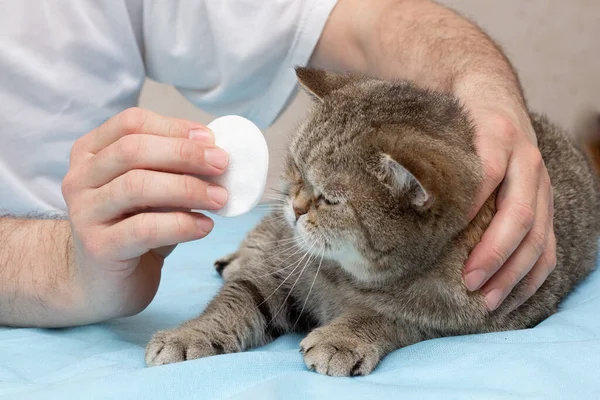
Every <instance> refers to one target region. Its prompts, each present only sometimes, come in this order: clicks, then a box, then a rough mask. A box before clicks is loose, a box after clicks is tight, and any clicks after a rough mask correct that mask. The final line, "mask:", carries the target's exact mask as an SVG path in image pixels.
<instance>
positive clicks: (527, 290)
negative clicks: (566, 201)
mask: <svg viewBox="0 0 600 400" xmlns="http://www.w3.org/2000/svg"><path fill="white" fill-rule="evenodd" d="M550 192H552V190H550ZM553 197H554V196H553V194H552V193H551V194H550V198H551V199H553ZM550 215H551V216H552V219H551V220H550V221H551V223H550V231H549V233H548V240H547V244H546V248H545V250H544V252H543V253H542V256H541V257H540V258H539V259H538V261H537V262H536V263H535V265H534V266H533V268H532V269H531V271H530V272H529V273H528V274H527V276H526V277H525V278H524V282H525V284H524V286H523V287H522V288H521V290H519V292H518V293H517V297H516V299H515V301H514V302H513V304H512V306H511V311H513V310H515V309H516V308H517V307H520V306H521V305H522V304H523V303H525V302H526V301H527V300H528V299H529V298H530V297H531V296H533V295H534V294H535V293H536V292H537V291H538V289H539V288H540V287H541V286H542V284H543V283H544V282H545V281H546V279H547V278H548V275H550V273H552V271H554V268H556V236H555V234H554V202H553V201H551V202H550Z"/></svg>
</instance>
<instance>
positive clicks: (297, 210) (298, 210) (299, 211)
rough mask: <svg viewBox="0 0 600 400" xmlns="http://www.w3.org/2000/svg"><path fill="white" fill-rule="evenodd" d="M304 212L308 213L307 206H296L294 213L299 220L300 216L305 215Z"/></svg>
mask: <svg viewBox="0 0 600 400" xmlns="http://www.w3.org/2000/svg"><path fill="white" fill-rule="evenodd" d="M304 214H306V209H305V208H303V207H296V206H294V215H295V216H296V221H298V219H300V217H301V216H303V215H304Z"/></svg>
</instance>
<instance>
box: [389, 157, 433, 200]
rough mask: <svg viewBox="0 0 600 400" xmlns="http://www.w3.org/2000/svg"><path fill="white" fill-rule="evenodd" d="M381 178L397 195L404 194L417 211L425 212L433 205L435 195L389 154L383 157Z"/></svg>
mask: <svg viewBox="0 0 600 400" xmlns="http://www.w3.org/2000/svg"><path fill="white" fill-rule="evenodd" d="M381 169H382V174H381V178H382V179H383V180H384V182H385V184H386V185H387V186H388V187H389V188H390V189H391V190H392V191H394V192H395V193H403V194H405V195H407V196H409V197H410V201H411V203H412V204H413V206H415V207H416V208H417V209H419V210H421V211H425V210H427V209H429V208H430V207H431V206H432V205H433V200H434V197H433V195H432V194H431V193H430V192H429V191H428V190H427V189H426V188H425V187H424V186H423V185H422V184H421V182H419V180H418V179H417V177H415V175H413V174H412V173H411V172H410V171H409V170H408V169H407V168H406V167H404V166H403V165H402V164H400V163H399V162H397V161H396V160H394V158H392V157H391V156H390V155H389V154H383V155H382V157H381Z"/></svg>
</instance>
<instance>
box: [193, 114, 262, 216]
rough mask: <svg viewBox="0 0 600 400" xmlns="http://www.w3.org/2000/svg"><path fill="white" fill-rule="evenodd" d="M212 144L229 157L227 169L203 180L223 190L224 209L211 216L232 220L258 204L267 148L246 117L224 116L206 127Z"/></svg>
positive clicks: (259, 132) (254, 126)
mask: <svg viewBox="0 0 600 400" xmlns="http://www.w3.org/2000/svg"><path fill="white" fill-rule="evenodd" d="M208 128H210V130H212V131H213V133H214V134H215V144H216V145H217V146H218V147H220V148H222V149H223V150H225V151H226V152H227V154H229V165H228V167H227V170H226V171H225V172H224V173H223V174H222V175H220V176H215V177H204V178H203V179H205V180H206V181H209V182H212V183H215V184H217V185H219V186H221V187H224V188H225V189H227V191H228V193H229V197H228V199H227V203H225V207H223V208H222V209H220V210H218V211H214V212H213V213H214V214H218V215H221V216H223V217H236V216H238V215H242V214H244V213H247V212H248V211H250V210H252V209H253V208H254V207H256V205H257V204H258V203H259V202H260V199H261V198H262V195H263V193H264V190H265V185H266V183H267V175H268V172H269V149H268V148H267V142H266V141H265V138H264V136H263V134H262V132H261V131H260V129H258V127H257V126H256V125H254V124H253V123H252V122H250V121H249V120H247V119H246V118H243V117H239V116H237V115H227V116H225V117H221V118H217V119H215V120H214V121H212V122H211V123H210V124H208Z"/></svg>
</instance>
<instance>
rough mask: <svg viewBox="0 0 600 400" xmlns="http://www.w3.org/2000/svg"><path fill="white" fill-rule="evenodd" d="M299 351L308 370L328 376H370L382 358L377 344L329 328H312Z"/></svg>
mask: <svg viewBox="0 0 600 400" xmlns="http://www.w3.org/2000/svg"><path fill="white" fill-rule="evenodd" d="M300 351H301V352H302V353H303V354H304V363H305V364H306V366H307V367H308V369H310V370H314V371H316V372H318V373H320V374H324V375H329V376H357V375H363V376H364V375H368V374H370V373H371V371H373V369H374V368H375V367H376V366H377V363H379V359H380V356H379V352H378V351H377V348H376V347H375V346H373V345H369V344H365V343H363V342H362V341H360V340H358V339H357V338H355V337H350V336H343V335H339V334H337V333H336V332H329V331H327V330H326V329H324V330H323V329H317V330H314V331H312V332H311V333H310V334H309V335H308V336H307V337H306V338H305V339H304V340H302V342H300Z"/></svg>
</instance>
